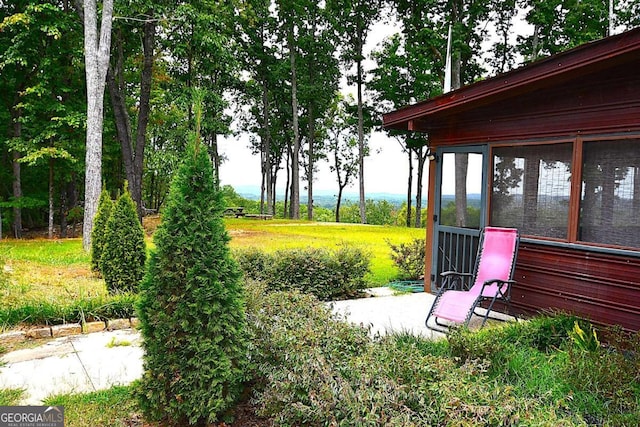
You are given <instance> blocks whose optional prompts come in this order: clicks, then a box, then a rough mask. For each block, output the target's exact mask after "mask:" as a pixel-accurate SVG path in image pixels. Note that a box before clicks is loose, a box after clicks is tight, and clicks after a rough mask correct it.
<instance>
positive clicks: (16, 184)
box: [11, 151, 22, 239]
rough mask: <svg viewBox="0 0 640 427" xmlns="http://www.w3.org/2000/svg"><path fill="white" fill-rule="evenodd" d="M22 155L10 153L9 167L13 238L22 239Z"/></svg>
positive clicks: (15, 152) (16, 152) (14, 152)
mask: <svg viewBox="0 0 640 427" xmlns="http://www.w3.org/2000/svg"><path fill="white" fill-rule="evenodd" d="M21 157H22V155H20V153H19V152H18V151H13V152H12V161H11V166H12V167H13V198H14V203H15V205H14V206H13V237H15V238H16V239H20V238H22V208H21V207H20V203H21V202H22V176H21V175H22V173H21V170H20V169H21V168H20V158H21Z"/></svg>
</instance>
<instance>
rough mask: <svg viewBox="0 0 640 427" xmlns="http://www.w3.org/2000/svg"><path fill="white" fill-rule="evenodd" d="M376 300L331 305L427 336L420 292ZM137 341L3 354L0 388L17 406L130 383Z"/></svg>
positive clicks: (362, 319)
mask: <svg viewBox="0 0 640 427" xmlns="http://www.w3.org/2000/svg"><path fill="white" fill-rule="evenodd" d="M375 293H376V294H378V295H381V296H376V297H372V298H363V299H358V300H347V301H337V302H334V303H332V304H333V309H334V311H335V312H337V313H341V314H343V315H344V316H345V320H347V321H349V322H352V323H355V324H362V325H365V326H370V327H371V332H372V334H377V333H379V334H385V333H389V332H392V331H399V332H402V331H405V332H410V333H413V334H419V335H422V336H426V337H434V338H435V337H440V336H442V334H437V333H436V334H434V335H432V334H431V332H430V331H429V330H427V329H426V328H425V326H424V319H425V317H426V315H427V312H428V310H429V307H430V305H431V304H432V302H433V296H432V295H430V294H425V293H415V294H404V295H398V296H392V295H393V292H392V291H390V290H388V289H385V288H378V289H376V291H375ZM140 341H141V337H140V334H139V333H138V332H137V331H135V330H131V329H129V330H117V331H111V332H106V331H105V332H96V333H91V334H86V335H74V336H69V337H62V338H56V339H53V340H51V341H49V342H47V343H46V344H44V345H42V346H39V347H36V348H32V349H23V350H17V351H13V352H10V353H7V354H5V355H4V356H2V361H4V362H5V363H6V365H5V366H3V367H0V388H23V389H25V390H26V393H25V399H24V401H23V402H21V403H22V404H25V405H38V404H41V403H42V400H43V399H44V398H46V397H47V396H50V395H54V394H62V393H84V392H91V391H95V390H100V389H105V388H109V387H111V386H114V385H125V384H129V383H130V382H132V381H133V380H135V379H137V378H140V377H141V376H142V353H143V352H142V348H141V347H140Z"/></svg>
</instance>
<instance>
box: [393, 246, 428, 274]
mask: <svg viewBox="0 0 640 427" xmlns="http://www.w3.org/2000/svg"><path fill="white" fill-rule="evenodd" d="M387 244H388V245H389V247H390V248H391V259H392V260H393V262H394V263H395V265H396V266H397V267H398V269H399V270H400V277H399V278H400V279H403V280H417V279H420V278H422V277H424V265H425V263H424V257H425V243H424V239H413V240H412V241H411V242H409V243H400V244H399V245H394V244H393V243H391V242H389V241H387Z"/></svg>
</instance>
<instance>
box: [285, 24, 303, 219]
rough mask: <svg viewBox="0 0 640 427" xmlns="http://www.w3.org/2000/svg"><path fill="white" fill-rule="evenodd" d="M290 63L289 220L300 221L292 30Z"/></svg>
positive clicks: (291, 35)
mask: <svg viewBox="0 0 640 427" xmlns="http://www.w3.org/2000/svg"><path fill="white" fill-rule="evenodd" d="M287 43H288V45H289V46H288V47H289V61H290V62H291V110H292V113H293V152H292V155H291V218H292V219H300V163H299V158H300V131H299V128H298V88H297V80H296V49H295V46H294V43H293V28H291V29H290V32H289V35H288V37H287Z"/></svg>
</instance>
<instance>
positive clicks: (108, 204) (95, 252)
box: [91, 189, 113, 271]
mask: <svg viewBox="0 0 640 427" xmlns="http://www.w3.org/2000/svg"><path fill="white" fill-rule="evenodd" d="M112 210H113V201H112V200H111V196H109V192H108V191H107V190H106V189H103V190H102V193H100V199H99V200H98V212H97V213H96V216H95V218H94V220H93V231H92V232H91V269H92V270H94V271H100V259H101V258H102V250H103V248H104V244H105V234H106V231H107V222H108V221H109V217H110V216H111V211H112Z"/></svg>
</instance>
